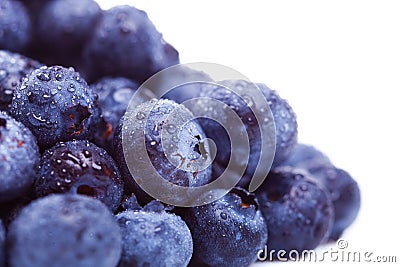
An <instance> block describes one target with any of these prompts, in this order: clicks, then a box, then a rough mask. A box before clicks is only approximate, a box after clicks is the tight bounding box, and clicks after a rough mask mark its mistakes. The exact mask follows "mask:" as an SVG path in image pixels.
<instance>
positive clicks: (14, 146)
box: [0, 0, 360, 267]
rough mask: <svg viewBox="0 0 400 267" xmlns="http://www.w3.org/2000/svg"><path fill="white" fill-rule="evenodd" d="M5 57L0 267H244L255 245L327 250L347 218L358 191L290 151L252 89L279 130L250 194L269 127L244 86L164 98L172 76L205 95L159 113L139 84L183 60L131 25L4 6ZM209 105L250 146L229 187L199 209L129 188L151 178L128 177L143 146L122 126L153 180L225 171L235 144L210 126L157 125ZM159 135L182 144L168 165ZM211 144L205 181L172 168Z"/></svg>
mask: <svg viewBox="0 0 400 267" xmlns="http://www.w3.org/2000/svg"><path fill="white" fill-rule="evenodd" d="M0 49H1V50H0V267H3V266H11V267H25V266H33V267H36V266H37V267H42V266H104V267H108V266H109V267H111V266H121V267H122V266H157V267H159V266H188V265H189V266H229V267H232V266H248V265H250V264H252V263H253V262H255V261H256V260H257V256H258V255H259V251H260V250H263V249H264V247H265V246H267V247H268V249H270V250H275V251H278V250H284V251H291V250H297V251H299V252H301V251H303V250H306V249H313V248H315V247H317V246H318V245H320V244H322V243H325V242H329V241H332V240H337V239H338V238H339V237H340V236H341V235H342V233H343V231H344V230H345V229H346V228H347V227H348V226H349V225H350V224H351V223H352V222H353V221H354V219H355V218H356V216H357V213H358V211H359V208H360V191H359V188H358V185H357V183H356V182H355V180H354V179H353V178H352V177H351V176H350V175H349V174H348V173H347V172H346V171H344V170H342V169H340V168H337V167H336V166H335V165H334V164H333V163H332V162H331V161H330V160H329V158H328V157H327V156H326V155H325V154H323V153H322V152H320V151H319V150H317V149H316V148H314V147H313V146H309V145H305V144H301V143H298V141H297V121H296V115H295V113H294V111H293V110H292V108H291V106H290V105H289V104H288V102H287V101H286V100H284V99H283V98H281V97H280V96H279V94H278V93H277V92H276V91H274V90H271V89H270V88H268V87H267V86H266V85H264V84H257V88H258V90H259V92H261V93H262V96H263V97H264V98H265V99H264V100H265V102H266V103H267V104H268V107H269V113H268V114H270V115H271V118H270V120H268V118H269V117H268V116H267V115H265V117H264V118H265V119H266V121H269V122H271V121H272V122H273V124H272V125H274V134H275V137H276V139H275V140H274V146H275V147H274V150H275V156H274V158H273V161H272V162H271V164H270V165H271V170H270V171H269V172H268V174H267V175H266V177H265V180H264V182H263V183H262V184H261V186H260V187H259V188H257V190H256V191H255V192H254V193H249V192H248V191H247V189H248V186H249V183H250V181H251V177H252V175H253V174H254V173H255V171H256V169H257V166H258V165H260V164H258V161H259V159H260V155H261V154H262V153H263V151H261V148H262V147H263V146H261V145H260V144H261V143H262V140H261V139H262V138H263V134H262V133H263V129H264V128H263V126H262V125H260V123H258V121H257V116H256V114H257V113H259V114H264V113H265V112H266V111H265V110H264V109H263V110H261V109H260V108H259V107H257V105H256V103H255V102H253V101H252V99H253V100H255V99H256V97H258V95H257V96H256V95H252V91H251V90H250V88H252V87H254V84H252V83H250V82H248V81H244V80H226V81H213V80H212V78H211V77H209V76H208V75H207V74H205V73H202V72H199V71H195V70H193V69H190V68H187V67H185V66H180V67H179V69H178V71H177V72H176V73H175V75H172V76H171V77H167V78H165V80H162V81H161V82H162V83H163V85H162V86H166V85H168V84H169V83H170V82H171V80H173V79H175V78H177V76H180V77H185V79H188V80H192V81H197V80H201V81H209V82H210V83H204V82H202V83H192V84H184V85H182V86H180V87H177V88H174V90H170V91H169V92H168V93H167V94H165V95H163V96H162V97H161V98H159V99H157V98H156V95H155V93H156V92H154V91H152V90H150V89H146V88H142V87H140V84H142V83H143V82H144V81H146V80H147V79H148V78H149V77H151V76H152V75H154V74H156V73H157V72H159V71H160V70H163V69H165V68H167V67H170V66H173V65H176V64H178V63H179V55H178V52H177V51H176V50H175V49H174V48H173V47H172V46H171V45H170V44H168V43H167V42H166V41H164V39H163V37H162V35H161V34H160V33H159V32H158V31H157V29H156V28H155V26H154V25H153V24H152V22H151V21H150V20H149V18H148V17H147V15H146V13H145V12H143V11H141V10H138V9H136V8H134V7H132V6H116V7H114V8H111V9H109V10H102V9H101V8H100V7H99V5H98V4H97V3H96V2H95V1H93V0H37V1H30V0H20V1H16V0H0ZM172 83H173V82H172ZM231 88H234V89H235V90H233V92H245V95H246V97H243V96H244V95H243V94H235V93H233V92H232V90H231ZM133 96H134V97H135V99H136V100H137V101H138V102H137V103H133V104H132V102H131V103H130V100H131V98H132V97H133ZM194 98H202V101H199V102H196V103H197V104H196V105H195V106H194V107H192V108H193V110H189V109H188V108H187V107H186V106H185V105H184V101H185V100H187V99H194ZM212 100H217V101H218V102H219V103H222V104H223V105H225V106H226V107H229V108H230V109H231V110H233V111H234V113H235V114H236V115H237V116H238V118H239V119H240V120H241V122H242V123H243V126H244V128H243V129H244V131H245V132H246V133H247V136H248V145H249V149H250V154H249V155H250V156H249V158H248V160H246V164H247V165H246V168H245V171H244V172H243V173H242V174H240V175H241V178H240V181H239V182H238V183H237V185H236V187H234V188H232V189H231V190H230V191H229V192H228V193H226V194H224V195H223V196H222V197H221V198H219V199H217V200H215V201H213V202H211V203H208V204H205V205H195V206H192V207H179V206H174V205H169V204H164V203H163V202H162V199H154V197H153V196H152V195H150V194H148V192H146V191H145V190H143V189H142V187H141V186H140V183H138V181H143V180H145V179H146V178H147V177H146V176H143V177H134V176H135V175H134V174H133V173H132V172H131V168H142V166H140V164H137V166H135V165H134V166H131V165H132V164H131V163H130V162H127V161H126V157H125V156H126V153H125V151H126V150H129V151H131V152H132V153H136V152H138V150H139V149H140V148H141V147H140V146H138V143H137V142H128V143H127V142H124V138H125V137H124V134H123V133H124V127H126V125H127V124H131V125H133V127H136V128H135V129H142V131H143V133H144V135H143V136H144V144H145V148H146V149H145V150H147V151H146V152H147V155H148V158H149V160H150V162H151V164H152V166H153V167H154V169H155V170H156V171H157V172H158V174H159V175H160V176H161V177H162V178H163V179H165V180H167V181H169V182H171V183H173V184H176V185H179V186H184V187H200V186H203V185H206V184H209V183H211V182H213V181H214V180H215V179H217V177H218V176H219V175H220V174H221V173H222V172H223V171H224V169H225V168H227V166H228V165H229V161H230V160H231V159H232V158H235V154H237V151H236V150H235V140H231V139H230V136H229V129H225V128H224V127H222V126H221V124H220V123H218V122H216V121H214V120H211V119H206V118H197V119H193V120H191V121H190V122H186V121H185V123H182V124H178V125H176V124H170V123H168V122H169V120H170V119H171V116H172V115H171V114H174V116H176V117H177V118H187V117H188V116H189V117H190V116H194V115H193V114H194V113H196V114H199V113H200V114H206V115H207V114H209V115H210V117H215V114H212V113H213V112H214V111H215V110H213V108H210V107H213V105H214V104H213V103H215V102H213V101H212ZM132 105H133V106H132ZM128 106H129V110H130V112H126V110H127V109H128ZM144 113H146V114H147V116H145V114H144ZM255 113H256V114H255ZM132 114H133V115H132ZM218 115H219V116H220V117H221V120H224V116H223V114H218ZM144 119H145V120H144ZM225 119H226V120H228V119H227V118H225ZM143 121H144V123H143ZM174 121H175V123H176V122H178V123H179V119H176V120H174ZM163 128H164V129H165V130H166V131H168V132H179V134H178V135H177V136H179V138H177V140H175V141H174V143H173V144H171V146H173V149H172V150H171V149H170V148H167V147H165V144H164V143H163V139H162V136H161V133H162V132H163ZM264 137H265V136H264ZM209 138H211V139H212V140H213V141H214V143H215V145H216V147H217V153H216V155H215V158H214V160H213V162H212V164H211V165H209V166H208V167H207V168H204V169H201V170H190V169H189V168H183V167H182V166H177V165H179V164H175V163H174V162H173V160H172V161H171V158H174V157H175V158H176V157H179V159H180V160H181V161H182V162H190V164H194V163H196V162H198V161H201V160H204V157H205V155H207V153H208V151H207V150H208V149H210V148H209V147H208V146H207V145H206V140H207V139H209ZM125 141H126V140H125ZM171 151H172V152H171ZM239 154H240V153H239ZM236 158H239V159H237V161H238V162H239V161H240V162H242V161H243V159H242V158H240V157H237V156H236ZM261 164H262V163H261ZM181 165H182V164H181ZM236 175H237V174H236ZM166 193H167V194H168V192H166ZM169 194H171V193H169Z"/></svg>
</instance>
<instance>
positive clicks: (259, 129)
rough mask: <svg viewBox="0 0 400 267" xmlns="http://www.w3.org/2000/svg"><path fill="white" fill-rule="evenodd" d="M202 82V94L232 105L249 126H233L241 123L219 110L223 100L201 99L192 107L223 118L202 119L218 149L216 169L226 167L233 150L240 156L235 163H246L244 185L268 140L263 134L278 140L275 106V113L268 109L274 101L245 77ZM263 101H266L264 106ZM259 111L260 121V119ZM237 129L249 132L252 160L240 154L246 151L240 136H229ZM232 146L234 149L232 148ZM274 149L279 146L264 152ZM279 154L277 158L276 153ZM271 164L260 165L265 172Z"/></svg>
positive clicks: (231, 107)
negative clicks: (233, 120)
mask: <svg viewBox="0 0 400 267" xmlns="http://www.w3.org/2000/svg"><path fill="white" fill-rule="evenodd" d="M199 86H200V87H201V88H200V96H201V97H208V98H211V99H214V100H218V101H221V102H222V103H223V104H225V105H227V108H229V109H232V110H233V111H234V112H235V113H236V114H237V115H238V116H239V118H240V120H241V121H242V124H243V125H244V128H245V130H243V129H242V128H233V127H239V125H232V124H233V123H232V122H230V120H231V118H230V117H229V116H227V115H226V114H221V113H217V112H218V111H217V109H216V108H215V107H214V106H215V105H219V106H221V105H222V104H219V103H217V104H212V103H213V102H215V101H211V100H207V99H204V100H200V101H198V102H197V104H196V105H193V107H192V109H191V110H192V111H193V113H195V114H205V115H207V116H210V117H213V118H217V119H219V122H221V124H219V123H217V122H216V121H215V120H211V119H200V120H199V123H200V124H201V126H202V127H203V129H204V131H205V132H206V135H207V136H208V137H209V138H211V139H213V141H214V142H215V143H216V146H217V149H218V152H217V156H216V158H215V164H214V173H215V174H218V169H220V168H222V169H224V168H225V167H226V166H227V165H228V162H229V159H230V157H231V154H232V155H233V159H236V162H235V164H236V165H243V166H245V168H246V171H245V178H243V179H245V180H244V181H241V185H243V186H246V184H248V182H249V181H248V178H247V177H249V178H251V177H252V175H253V174H254V172H255V170H256V167H257V164H258V161H259V159H260V155H261V147H262V144H263V143H264V142H266V140H262V138H261V136H262V134H263V136H264V138H265V139H269V140H275V131H274V129H272V130H271V125H273V124H272V120H273V119H272V116H273V115H274V113H273V112H274V110H273V109H272V108H271V111H272V114H271V113H270V112H269V111H268V104H270V103H269V100H268V99H265V100H264V101H260V98H262V97H263V94H264V91H262V93H263V94H261V92H260V90H259V89H258V88H257V87H256V85H255V84H253V83H250V82H247V81H244V80H226V81H222V82H218V84H214V85H213V84H205V83H203V84H199ZM264 95H265V94H264ZM260 102H261V103H260ZM256 103H257V104H256ZM262 104H264V107H263V106H262ZM255 112H256V113H257V115H258V116H257V117H258V118H259V120H260V121H258V120H257V117H256V114H255ZM224 125H228V129H224V127H225V128H226V126H224ZM223 126H224V127H223ZM235 131H246V132H247V135H248V140H249V146H250V155H249V160H248V161H246V158H245V156H239V155H240V153H243V152H241V150H243V148H241V147H238V145H237V142H236V140H229V138H228V133H229V134H230V133H232V132H235ZM244 134H245V133H244ZM231 142H232V143H231ZM272 142H273V141H269V142H268V143H272ZM277 145H278V143H277ZM231 147H232V149H233V151H231ZM273 149H275V148H274V147H271V148H266V149H265V150H264V152H266V151H270V150H271V154H272V151H273ZM277 151H278V149H277ZM271 157H272V155H271ZM275 158H277V157H276V155H275ZM274 161H275V159H274ZM269 167H270V164H268V163H267V162H264V163H263V164H261V165H259V166H258V168H264V171H265V173H267V172H268V170H269ZM243 179H242V180H243Z"/></svg>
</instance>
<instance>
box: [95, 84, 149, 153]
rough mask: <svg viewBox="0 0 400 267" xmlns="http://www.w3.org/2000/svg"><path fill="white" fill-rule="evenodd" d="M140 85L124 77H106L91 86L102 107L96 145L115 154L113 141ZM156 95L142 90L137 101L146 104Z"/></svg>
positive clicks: (138, 93)
mask: <svg viewBox="0 0 400 267" xmlns="http://www.w3.org/2000/svg"><path fill="white" fill-rule="evenodd" d="M138 87H139V84H138V83H136V82H135V81H133V80H130V79H127V78H124V77H105V78H102V79H100V80H99V81H97V82H96V83H94V84H92V85H91V88H92V89H93V92H94V93H95V94H97V95H98V103H99V105H100V107H101V111H102V112H101V113H102V115H101V122H100V123H99V124H98V127H97V130H96V133H95V137H94V143H95V144H97V145H98V146H100V147H102V148H104V149H106V150H107V151H108V152H109V153H110V154H113V151H114V148H113V146H112V140H113V136H114V131H115V129H116V128H117V126H118V124H119V121H120V120H121V117H122V116H123V115H124V114H125V112H126V108H127V107H128V104H129V102H130V100H131V98H132V96H133V95H134V94H135V92H136V90H137V89H138ZM153 97H155V96H154V94H153V93H152V92H151V91H150V90H146V89H144V88H142V89H141V90H140V91H139V92H137V95H136V96H135V99H138V100H139V101H142V102H145V101H147V100H150V99H152V98H153Z"/></svg>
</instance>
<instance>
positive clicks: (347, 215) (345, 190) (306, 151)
mask: <svg viewBox="0 0 400 267" xmlns="http://www.w3.org/2000/svg"><path fill="white" fill-rule="evenodd" d="M283 165H289V166H293V167H296V168H301V169H304V170H306V171H307V172H309V173H310V174H311V175H312V176H313V177H314V178H316V179H317V180H318V181H319V182H321V183H322V185H323V186H324V187H325V188H326V190H327V191H328V192H329V195H330V198H331V200H332V203H333V207H334V208H335V220H334V223H333V227H332V230H331V232H330V235H329V238H330V239H331V240H337V239H339V238H340V236H341V235H342V233H343V231H344V230H345V229H346V228H347V227H348V226H350V224H351V223H352V222H353V221H354V220H355V218H356V217H357V214H358V212H359V210H360V204H361V195H360V189H359V187H358V184H357V182H356V181H355V180H354V179H353V178H352V177H351V175H350V174H349V173H348V172H346V171H345V170H342V169H340V168H337V167H335V166H334V165H333V164H332V163H331V162H330V160H329V158H328V157H327V156H326V155H325V154H324V153H322V152H321V151H319V150H318V149H316V148H315V147H313V146H309V145H305V144H298V145H297V146H296V147H295V148H294V150H293V152H292V154H291V155H290V157H289V158H288V159H287V160H286V161H285V162H284V163H283Z"/></svg>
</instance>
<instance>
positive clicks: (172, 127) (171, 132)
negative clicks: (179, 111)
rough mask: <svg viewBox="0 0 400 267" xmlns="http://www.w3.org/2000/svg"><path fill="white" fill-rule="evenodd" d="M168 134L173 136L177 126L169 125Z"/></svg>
mask: <svg viewBox="0 0 400 267" xmlns="http://www.w3.org/2000/svg"><path fill="white" fill-rule="evenodd" d="M167 132H169V133H170V134H173V133H175V132H176V126H175V125H174V124H168V125H167Z"/></svg>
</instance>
